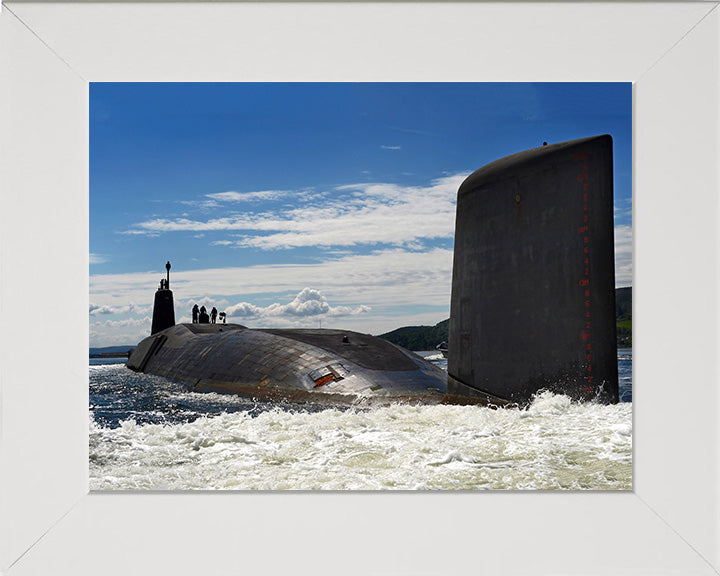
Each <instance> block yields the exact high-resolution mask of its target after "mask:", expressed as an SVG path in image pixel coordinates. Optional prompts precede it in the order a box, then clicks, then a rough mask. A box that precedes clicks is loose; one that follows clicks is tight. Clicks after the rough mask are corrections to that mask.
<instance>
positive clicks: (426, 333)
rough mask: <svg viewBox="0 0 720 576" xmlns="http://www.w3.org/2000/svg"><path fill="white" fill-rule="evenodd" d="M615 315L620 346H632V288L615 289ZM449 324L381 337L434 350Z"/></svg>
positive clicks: (412, 347)
mask: <svg viewBox="0 0 720 576" xmlns="http://www.w3.org/2000/svg"><path fill="white" fill-rule="evenodd" d="M615 316H616V318H617V345H618V347H620V348H624V347H629V346H632V288H617V289H616V290H615ZM449 324H450V320H449V319H448V320H443V321H442V322H440V323H438V324H435V326H405V327H404V328H398V329H397V330H393V331H392V332H388V333H387V334H380V338H384V339H385V340H388V341H389V342H392V343H393V344H397V345H398V346H402V347H403V348H407V349H408V350H434V349H435V347H436V346H437V345H438V344H440V343H441V342H447V340H448V326H449Z"/></svg>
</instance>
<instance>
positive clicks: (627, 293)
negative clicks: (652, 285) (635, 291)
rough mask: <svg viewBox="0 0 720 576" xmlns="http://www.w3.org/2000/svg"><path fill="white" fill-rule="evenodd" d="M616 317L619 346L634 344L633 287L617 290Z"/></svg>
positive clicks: (624, 346)
mask: <svg viewBox="0 0 720 576" xmlns="http://www.w3.org/2000/svg"><path fill="white" fill-rule="evenodd" d="M615 318H616V319H617V320H616V321H617V342H618V347H619V348H626V347H631V346H632V288H618V289H616V290H615Z"/></svg>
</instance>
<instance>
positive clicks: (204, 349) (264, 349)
mask: <svg viewBox="0 0 720 576" xmlns="http://www.w3.org/2000/svg"><path fill="white" fill-rule="evenodd" d="M127 366H128V368H130V369H132V370H135V371H139V372H146V373H149V374H155V375H158V376H164V377H166V378H170V379H172V380H176V381H178V382H182V383H184V384H185V385H186V386H187V387H188V389H189V390H193V391H197V392H219V393H226V394H237V395H240V396H244V397H248V398H254V399H258V400H270V401H289V402H301V403H305V402H309V403H313V404H330V405H333V404H336V405H337V404H359V405H365V404H369V405H377V404H390V403H395V402H408V403H422V404H439V403H481V404H485V403H487V401H488V398H453V397H450V396H448V395H447V374H446V373H445V372H444V371H442V370H440V369H439V368H438V367H436V366H434V365H433V364H431V363H430V362H428V361H426V360H424V359H423V358H421V357H420V356H418V355H416V354H413V353H412V352H409V351H408V350H405V349H403V348H400V347H398V346H395V345H393V344H391V343H390V342H387V341H386V340H383V339H381V338H377V337H374V336H369V335H366V334H359V333H356V332H348V331H339V330H327V329H325V330H252V329H249V328H245V327H244V326H240V325H237V324H227V325H225V324H178V325H176V326H172V327H170V328H167V329H165V330H163V331H161V332H159V333H157V334H154V335H152V336H150V337H148V338H145V339H144V340H143V341H142V342H140V343H139V344H138V345H137V347H136V348H135V349H134V350H133V351H132V352H131V355H130V358H129V359H128V362H127ZM499 402H501V401H499Z"/></svg>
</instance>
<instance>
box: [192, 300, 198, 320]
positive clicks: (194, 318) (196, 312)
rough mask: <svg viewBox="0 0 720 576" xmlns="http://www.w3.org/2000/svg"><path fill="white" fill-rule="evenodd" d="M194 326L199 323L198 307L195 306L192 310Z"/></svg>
mask: <svg viewBox="0 0 720 576" xmlns="http://www.w3.org/2000/svg"><path fill="white" fill-rule="evenodd" d="M192 316H193V324H197V321H198V305H197V304H195V306H193V309H192Z"/></svg>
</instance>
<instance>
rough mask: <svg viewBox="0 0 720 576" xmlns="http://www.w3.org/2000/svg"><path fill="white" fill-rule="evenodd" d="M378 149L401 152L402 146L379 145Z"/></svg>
mask: <svg viewBox="0 0 720 576" xmlns="http://www.w3.org/2000/svg"><path fill="white" fill-rule="evenodd" d="M380 148H382V149H383V150H401V149H402V146H386V145H385V144H381V145H380Z"/></svg>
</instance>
